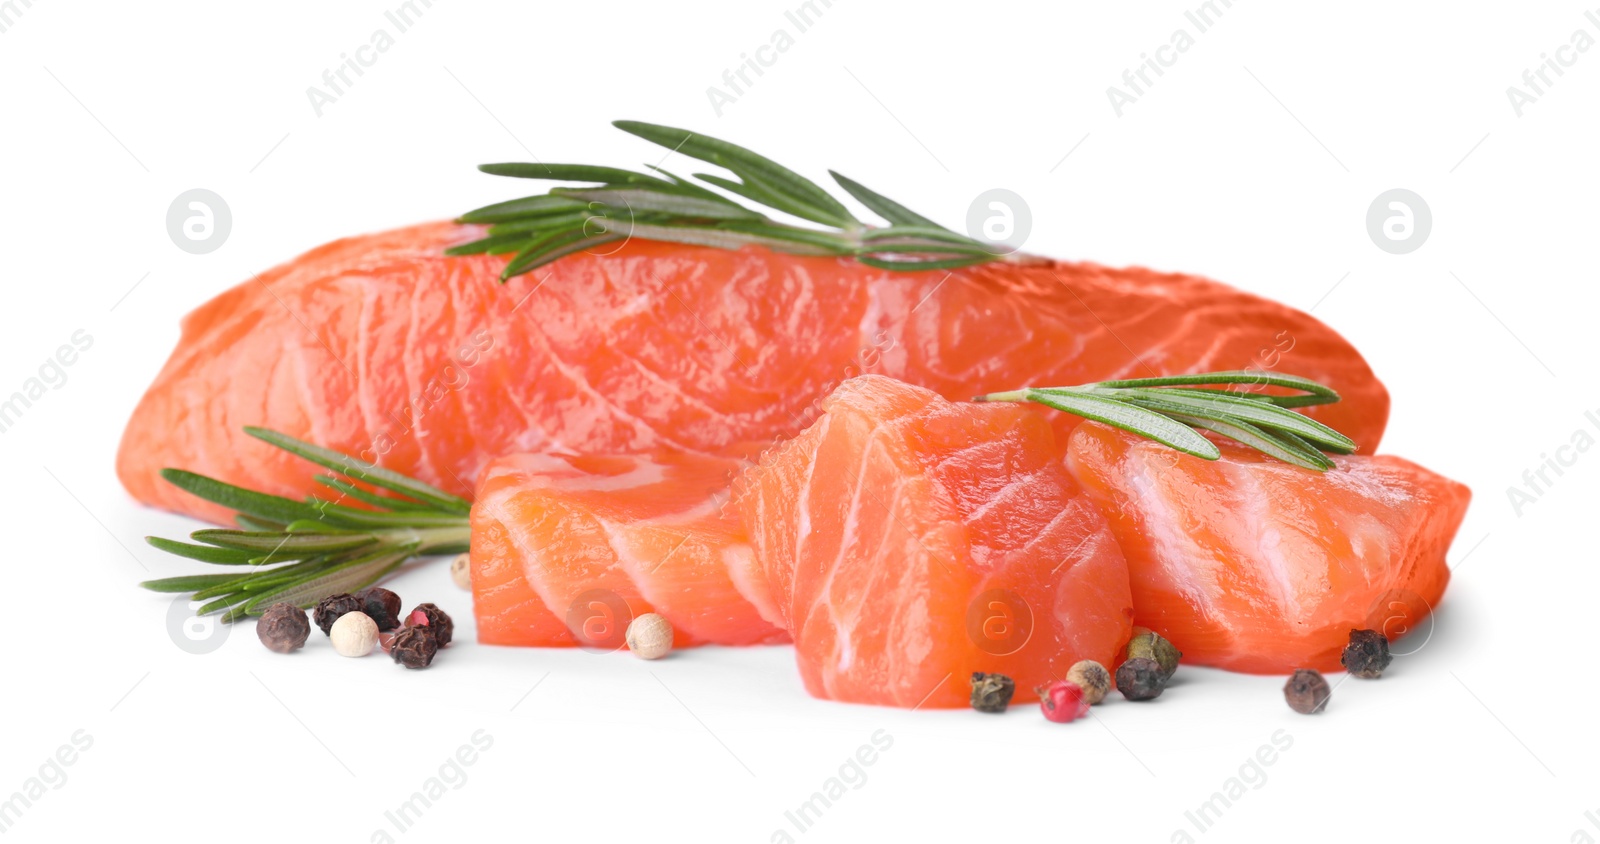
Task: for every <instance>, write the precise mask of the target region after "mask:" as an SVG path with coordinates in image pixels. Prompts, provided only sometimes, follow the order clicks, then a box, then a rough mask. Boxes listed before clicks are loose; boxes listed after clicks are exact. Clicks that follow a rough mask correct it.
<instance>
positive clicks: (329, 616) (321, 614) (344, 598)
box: [311, 592, 361, 635]
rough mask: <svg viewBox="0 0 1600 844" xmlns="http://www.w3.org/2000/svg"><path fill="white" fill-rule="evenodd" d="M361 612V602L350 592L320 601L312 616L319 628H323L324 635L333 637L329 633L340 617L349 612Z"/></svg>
mask: <svg viewBox="0 0 1600 844" xmlns="http://www.w3.org/2000/svg"><path fill="white" fill-rule="evenodd" d="M360 611H361V601H360V600H358V599H357V598H356V596H354V595H352V594H350V593H349V592H340V593H339V594H337V595H329V596H328V597H326V598H323V599H322V600H320V601H318V602H317V608H316V610H315V611H313V612H312V614H311V616H312V618H313V619H315V620H316V622H317V626H318V627H320V628H322V632H323V634H324V635H332V634H331V633H329V632H328V631H330V630H332V629H333V623H334V622H335V621H338V620H339V616H341V615H344V614H345V613H347V612H360Z"/></svg>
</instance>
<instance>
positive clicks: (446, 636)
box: [406, 604, 456, 648]
mask: <svg viewBox="0 0 1600 844" xmlns="http://www.w3.org/2000/svg"><path fill="white" fill-rule="evenodd" d="M418 613H421V615H420V616H419V615H418ZM406 624H407V626H410V627H423V628H426V629H427V631H428V633H429V634H430V635H432V636H433V638H434V639H436V640H438V642H439V647H441V648H442V647H444V646H445V645H448V644H450V640H451V639H452V638H454V636H455V632H456V623H455V622H453V621H451V620H450V616H449V614H448V613H446V612H445V611H444V610H441V609H439V607H438V606H436V605H434V604H417V608H416V609H414V610H412V611H411V612H410V613H408V614H407V615H406Z"/></svg>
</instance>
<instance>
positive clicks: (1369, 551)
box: [1067, 422, 1471, 674]
mask: <svg viewBox="0 0 1600 844" xmlns="http://www.w3.org/2000/svg"><path fill="white" fill-rule="evenodd" d="M1221 448H1222V452H1223V457H1222V459H1221V460H1217V461H1214V462H1213V461H1206V460H1202V459H1200V458H1197V457H1190V456H1187V455H1184V454H1180V453H1178V452H1176V451H1174V450H1172V449H1170V448H1167V447H1165V446H1161V445H1157V444H1155V443H1153V442H1150V441H1148V440H1142V439H1139V438H1137V437H1134V436H1132V435H1131V434H1126V433H1123V432H1121V431H1117V430H1114V429H1112V428H1109V427H1106V426H1104V425H1099V424H1096V423H1092V422H1086V423H1083V424H1082V425H1080V426H1079V427H1078V428H1077V430H1076V431H1074V432H1073V434H1072V437H1071V440H1070V448H1069V451H1068V458H1067V465H1068V467H1069V468H1070V470H1071V472H1072V475H1073V477H1075V478H1076V479H1077V480H1078V481H1079V482H1080V483H1082V484H1083V486H1084V488H1085V489H1086V490H1088V492H1089V494H1090V495H1091V496H1093V498H1094V500H1095V501H1096V502H1097V503H1098V504H1099V505H1100V508H1101V510H1102V511H1103V512H1104V513H1105V514H1106V517H1107V518H1108V519H1109V520H1110V523H1111V529H1112V531H1114V532H1115V534H1116V537H1117V542H1118V544H1119V545H1121V547H1122V551H1123V553H1124V554H1126V555H1127V560H1128V571H1129V577H1130V578H1131V585H1132V588H1133V605H1134V610H1135V612H1136V615H1137V623H1138V624H1139V625H1141V626H1144V627H1149V628H1151V629H1153V630H1155V631H1156V632H1158V633H1160V634H1161V635H1163V636H1166V637H1167V638H1168V639H1171V640H1172V642H1173V644H1175V645H1177V646H1178V648H1179V650H1181V651H1183V660H1184V662H1185V663H1193V664H1196V665H1211V666H1216V667H1218V668H1228V669H1232V670H1234V671H1245V672H1251V673H1258V674H1287V673H1289V672H1292V671H1294V670H1295V669H1297V668H1315V669H1318V670H1322V671H1330V670H1340V665H1339V654H1340V652H1341V651H1342V650H1343V649H1344V646H1345V644H1346V643H1347V642H1348V641H1349V633H1350V630H1351V629H1352V628H1367V629H1374V630H1380V631H1383V632H1384V633H1385V634H1386V635H1391V636H1393V635H1398V634H1400V633H1403V632H1404V631H1405V630H1406V629H1409V628H1413V627H1415V626H1417V625H1418V624H1420V623H1421V622H1422V620H1423V619H1425V618H1427V616H1428V614H1429V613H1430V612H1432V610H1433V608H1434V607H1435V606H1437V605H1438V603H1439V599H1440V597H1441V596H1443V594H1444V589H1445V585H1446V584H1447V583H1448V582H1449V580H1450V570H1449V568H1448V567H1447V566H1446V564H1445V552H1446V551H1448V550H1449V548H1450V542H1451V540H1452V539H1453V538H1454V537H1455V534H1456V529H1457V528H1458V527H1459V526H1460V525H1461V519H1462V517H1463V516H1464V515H1465V513H1466V509H1467V502H1468V500H1469V499H1470V497H1471V492H1470V491H1469V490H1468V489H1467V487H1465V486H1463V485H1462V484H1459V483H1456V482H1455V481H1452V480H1450V479H1448V478H1444V477H1441V476H1439V475H1436V474H1434V473H1433V472H1430V471H1428V470H1427V469H1424V468H1422V467H1420V466H1418V465H1416V464H1414V463H1411V462H1409V461H1407V460H1402V459H1401V458H1398V457H1391V456H1388V455H1380V456H1377V457H1361V456H1351V457H1337V456H1336V457H1334V458H1333V461H1334V463H1335V464H1337V466H1336V468H1334V469H1332V470H1330V471H1328V472H1325V473H1318V472H1313V471H1310V470H1306V469H1300V468H1297V467H1294V466H1290V465H1288V464H1286V463H1280V462H1277V461H1275V460H1273V459H1271V458H1269V457H1266V456H1265V455H1262V454H1260V453H1259V452H1255V451H1251V450H1249V449H1246V448H1243V447H1239V446H1236V445H1233V444H1229V443H1223V444H1222V445H1221Z"/></svg>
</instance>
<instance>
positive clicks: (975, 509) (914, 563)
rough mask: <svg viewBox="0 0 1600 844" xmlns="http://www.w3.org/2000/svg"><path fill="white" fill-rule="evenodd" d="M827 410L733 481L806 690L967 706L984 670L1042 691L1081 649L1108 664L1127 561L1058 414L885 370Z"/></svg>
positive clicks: (1123, 625)
mask: <svg viewBox="0 0 1600 844" xmlns="http://www.w3.org/2000/svg"><path fill="white" fill-rule="evenodd" d="M823 410H824V411H825V412H824V413H823V415H822V417H821V419H820V420H818V421H817V422H816V423H815V424H814V425H812V426H811V427H809V428H807V429H806V430H805V431H804V432H802V433H801V434H800V435H799V436H798V437H796V438H795V439H794V440H792V441H790V442H787V443H784V444H783V445H782V446H779V447H778V448H776V449H774V450H772V451H771V452H770V453H768V454H766V455H764V456H763V458H762V459H761V462H760V463H759V464H758V465H757V466H755V467H753V468H751V469H749V470H747V471H746V472H745V474H743V475H741V476H740V478H739V479H738V480H737V481H736V482H735V486H734V501H735V503H736V505H737V507H738V509H739V512H740V513H741V515H742V516H743V519H744V523H745V525H746V526H747V527H748V529H749V531H750V536H751V541H752V542H753V544H754V545H755V548H756V559H757V560H758V561H759V562H760V564H761V566H762V568H763V570H764V571H765V573H766V576H767V584H768V586H769V588H770V589H771V592H772V595H773V596H774V597H775V598H776V599H777V602H778V603H777V607H778V612H779V614H780V615H781V616H782V620H783V623H784V625H785V626H786V627H787V628H788V630H789V632H790V635H791V636H792V637H793V638H794V643H795V653H796V657H797V659H798V661H799V664H800V673H801V677H802V678H803V679H804V681H805V686H806V689H807V690H808V691H809V692H810V693H811V694H812V695H814V696H816V697H821V698H828V699H832V700H841V701H851V702H855V703H872V704H883V705H889V706H900V707H919V706H927V707H958V706H965V705H967V701H968V695H969V690H968V678H969V677H970V676H971V674H972V673H973V672H975V671H985V672H999V673H1002V674H1006V675H1009V676H1011V677H1012V678H1013V679H1014V680H1015V681H1016V686H1017V698H1016V699H1017V700H1033V699H1036V696H1035V695H1034V693H1033V688H1034V687H1035V686H1036V685H1039V684H1042V683H1045V682H1047V681H1049V680H1051V679H1059V678H1061V677H1063V676H1065V674H1066V672H1067V669H1068V668H1070V667H1071V666H1072V664H1073V663H1074V662H1076V661H1078V660H1080V659H1094V660H1098V661H1100V662H1101V663H1103V664H1106V665H1114V657H1115V654H1116V652H1117V651H1118V650H1119V649H1120V648H1121V647H1122V646H1123V645H1124V644H1125V643H1126V642H1127V640H1128V638H1129V636H1130V632H1131V628H1132V618H1133V608H1132V601H1131V596H1130V594H1129V591H1128V573H1127V566H1126V564H1125V563H1124V561H1123V558H1122V553H1121V551H1120V550H1118V548H1117V545H1116V543H1115V541H1114V540H1113V539H1112V536H1111V533H1110V531H1109V529H1108V528H1107V526H1106V523H1105V520H1104V519H1103V518H1102V517H1101V515H1100V514H1099V512H1098V511H1096V510H1095V508H1094V506H1093V504H1092V503H1091V502H1090V501H1089V499H1088V498H1087V497H1086V496H1084V495H1082V493H1081V492H1080V490H1079V489H1078V487H1077V485H1076V484H1075V483H1074V482H1073V480H1072V478H1071V477H1070V476H1069V475H1068V474H1067V473H1066V471H1065V469H1064V468H1063V467H1062V463H1061V461H1062V456H1063V455H1062V449H1061V447H1060V445H1058V443H1057V440H1056V438H1055V434H1054V432H1053V431H1052V429H1051V426H1050V424H1049V423H1048V422H1047V421H1046V418H1047V417H1046V414H1047V413H1048V411H1042V410H1041V409H1039V408H1033V407H1024V406H1019V405H997V404H972V403H953V402H948V401H945V400H944V399H941V398H940V397H939V396H938V395H936V394H935V393H933V392H931V391H929V390H925V389H922V388H919V387H913V386H910V385H908V384H904V383H901V382H897V381H895V380H893V379H890V378H885V377H881V376H875V375H866V376H861V377H858V378H854V379H851V380H849V381H846V382H845V383H844V384H843V385H842V386H840V387H839V388H838V389H837V390H835V391H834V392H833V394H832V395H831V396H830V397H829V398H828V399H827V400H826V401H824V402H823Z"/></svg>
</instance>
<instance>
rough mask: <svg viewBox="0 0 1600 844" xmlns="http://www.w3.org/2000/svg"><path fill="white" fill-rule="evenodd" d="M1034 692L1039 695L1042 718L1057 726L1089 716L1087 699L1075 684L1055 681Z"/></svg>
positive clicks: (1080, 688)
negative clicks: (1042, 712)
mask: <svg viewBox="0 0 1600 844" xmlns="http://www.w3.org/2000/svg"><path fill="white" fill-rule="evenodd" d="M1035 691H1037V692H1038V693H1039V708H1040V709H1041V710H1043V711H1044V717H1045V718H1047V719H1049V720H1051V721H1054V722H1056V723H1058V724H1065V723H1067V722H1068V721H1076V720H1077V719H1079V718H1082V717H1083V716H1085V715H1087V714H1089V699H1088V698H1086V697H1084V694H1083V687H1082V686H1079V685H1078V684H1077V683H1069V682H1067V681H1066V680H1057V681H1055V682H1053V683H1051V684H1050V685H1048V686H1041V687H1040V688H1038V689H1036V690H1035Z"/></svg>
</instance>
